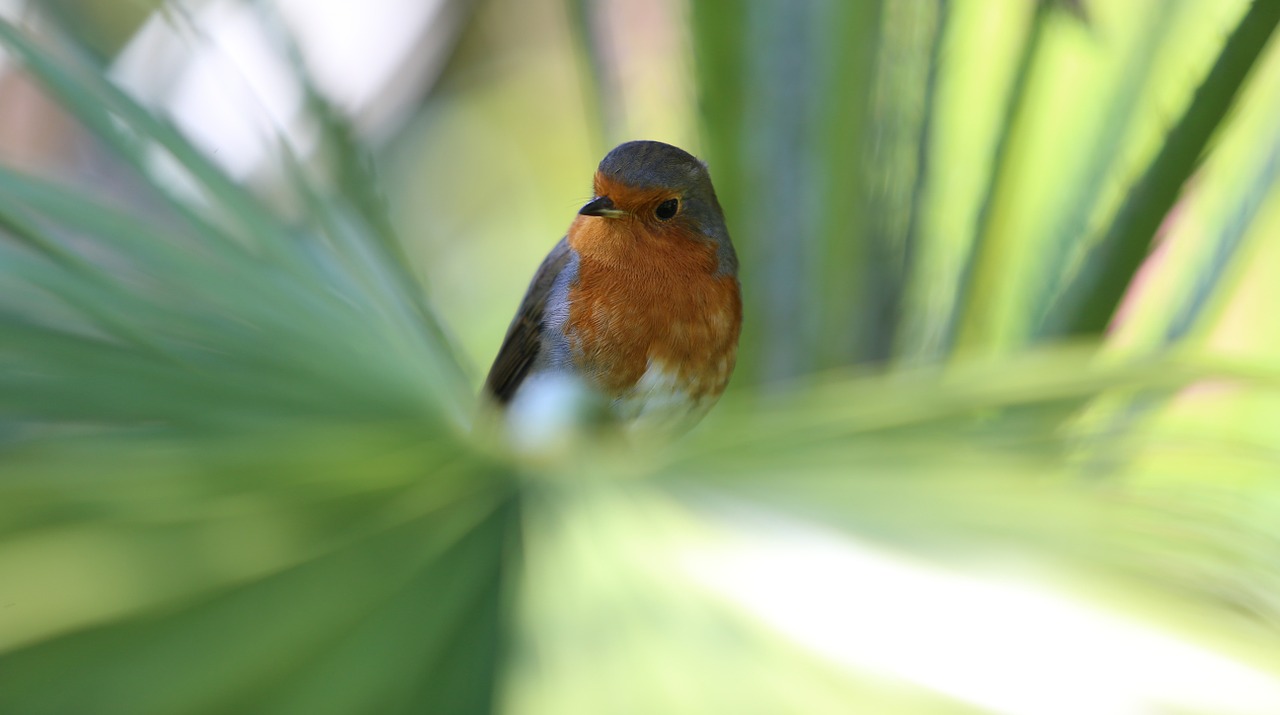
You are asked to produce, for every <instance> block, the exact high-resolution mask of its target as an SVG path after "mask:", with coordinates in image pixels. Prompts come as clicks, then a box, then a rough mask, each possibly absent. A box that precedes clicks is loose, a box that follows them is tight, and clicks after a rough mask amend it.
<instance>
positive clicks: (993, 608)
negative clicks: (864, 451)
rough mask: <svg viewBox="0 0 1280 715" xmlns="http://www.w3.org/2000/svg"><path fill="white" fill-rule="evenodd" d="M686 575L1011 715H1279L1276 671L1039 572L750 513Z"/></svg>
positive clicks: (806, 638) (820, 651)
mask: <svg viewBox="0 0 1280 715" xmlns="http://www.w3.org/2000/svg"><path fill="white" fill-rule="evenodd" d="M727 516H728V518H727V520H726V521H725V523H724V524H723V526H724V527H725V529H726V531H727V532H728V533H730V534H732V537H731V540H730V541H729V542H728V544H727V545H726V544H724V543H718V544H717V545H716V546H714V547H710V548H706V549H694V550H691V551H689V552H687V554H686V556H687V558H686V559H685V560H684V563H683V566H684V567H685V573H686V574H687V575H688V576H689V577H690V578H692V579H693V580H695V581H696V582H699V583H701V584H702V585H703V586H704V587H706V588H708V589H710V590H711V591H712V592H713V593H715V594H716V595H717V596H718V598H719V599H720V600H722V602H725V603H727V604H730V605H731V606H732V607H734V608H736V609H741V610H744V611H746V612H747V613H750V614H752V615H754V616H757V617H759V618H760V619H761V620H762V621H763V622H765V623H766V624H768V626H769V627H771V628H772V629H774V630H776V631H777V632H779V633H781V634H782V635H784V636H785V637H787V638H789V639H790V640H792V641H793V642H795V643H797V644H799V645H801V646H803V647H804V648H806V649H808V650H810V651H811V652H813V653H815V654H817V655H819V656H821V657H822V658H824V659H829V660H830V661H831V662H833V663H836V664H839V665H840V666H842V667H845V668H847V669H849V671H850V672H853V673H869V674H875V675H878V676H881V677H884V678H886V679H888V680H890V681H897V682H905V683H909V684H911V685H914V686H916V687H922V688H926V689H929V690H932V691H934V692H936V693H939V694H941V695H944V696H946V697H948V698H951V699H954V700H956V701H958V702H961V703H966V704H968V705H971V706H973V707H975V708H978V709H979V711H981V712H991V713H1000V714H1001V715H1085V714H1087V715H1164V714H1170V715H1171V714H1173V713H1213V714H1214V715H1272V714H1274V713H1280V682H1277V681H1276V680H1275V679H1274V678H1272V677H1271V676H1270V675H1269V674H1268V673H1265V672H1262V671H1260V670H1257V669H1255V668H1253V667H1251V666H1249V665H1246V664H1244V663H1241V662H1238V661H1236V660H1234V659H1232V658H1230V657H1228V656H1226V655H1224V654H1221V653H1217V652H1214V651H1212V650H1210V649H1208V648H1205V647H1204V646H1201V645H1197V644H1194V643H1191V642H1189V641H1186V640H1182V639H1179V638H1178V637H1176V636H1174V635H1172V634H1170V633H1166V632H1162V631H1160V630H1157V629H1156V628H1154V627H1153V626H1152V625H1149V624H1145V623H1141V622H1139V621H1136V620H1133V619H1131V618H1126V617H1123V616H1121V615H1119V614H1118V613H1112V612H1107V611H1104V610H1101V609H1099V608H1098V607H1096V606H1093V605H1090V604H1087V603H1085V602H1083V601H1079V600H1074V599H1072V598H1070V597H1068V596H1067V595H1065V594H1062V593H1057V592H1055V591H1054V590H1052V589H1051V588H1049V587H1047V586H1045V585H1043V584H1039V583H1037V582H1036V580H1035V579H1034V578H1018V577H1009V576H1008V575H1006V574H995V575H992V574H983V573H975V572H972V571H965V572H963V573H962V572H958V571H952V570H948V569H946V568H943V567H940V566H938V565H936V564H931V563H928V562H925V561H913V560H908V559H905V558H903V557H902V556H900V555H898V554H894V553H890V552H887V551H884V550H881V549H878V548H876V547H873V546H871V545H868V544H865V543H860V542H858V541H855V540H854V539H851V538H849V537H847V536H844V535H842V534H838V533H835V532H831V531H828V530H825V529H821V528H818V527H815V526H810V525H806V524H801V523H797V522H794V521H791V520H785V519H780V518H777V517H775V516H772V515H764V514H761V513H759V512H751V511H746V510H738V509H734V510H732V513H730V514H728V515H727Z"/></svg>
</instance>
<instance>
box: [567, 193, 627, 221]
mask: <svg viewBox="0 0 1280 715" xmlns="http://www.w3.org/2000/svg"><path fill="white" fill-rule="evenodd" d="M578 213H580V214H582V215H583V216H604V217H605V218H618V217H620V216H626V215H627V212H626V211H623V210H622V209H618V208H614V206H613V199H611V198H609V197H608V196H597V197H595V198H594V199H591V200H590V201H588V202H587V205H586V206H583V207H582V209H581V210H579V211H578Z"/></svg>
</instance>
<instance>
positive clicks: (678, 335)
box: [484, 141, 742, 426]
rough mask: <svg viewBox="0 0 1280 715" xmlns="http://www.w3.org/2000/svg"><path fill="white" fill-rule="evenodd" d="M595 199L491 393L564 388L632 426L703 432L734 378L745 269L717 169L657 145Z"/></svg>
mask: <svg viewBox="0 0 1280 715" xmlns="http://www.w3.org/2000/svg"><path fill="white" fill-rule="evenodd" d="M594 189H595V192H594V193H595V196H594V198H592V199H591V200H590V201H589V202H587V204H586V205H585V206H583V207H582V209H581V210H580V211H578V215H577V216H576V217H575V218H574V220H573V223H572V224H570V225H569V231H568V234H567V235H566V236H565V237H564V238H562V239H561V240H560V242H559V243H557V244H556V245H555V247H554V248H552V249H551V253H549V254H548V255H547V257H546V259H545V260H543V262H542V265H541V266H540V267H539V268H538V271H537V273H535V274H534V276H533V281H532V282H531V283H530V284H529V289H528V292H527V293H526V294H525V297H524V300H523V301H522V302H521V304H520V308H519V310H517V311H516V316H515V318H514V319H513V320H512V321H511V326H510V327H509V328H507V334H506V337H505V338H504V339H503V341H502V347H501V348H500V349H499V350H498V356H497V358H496V359H495V360H494V362H493V367H492V368H490V370H489V377H488V379H486V380H485V386H484V390H485V393H486V394H488V395H489V396H490V397H491V398H492V399H493V400H495V401H496V402H497V403H498V404H499V405H501V406H503V407H509V406H512V405H513V404H519V403H520V402H521V401H522V400H524V399H525V398H526V395H527V394H528V393H531V392H533V385H535V384H539V383H546V382H551V383H556V382H557V381H564V380H565V379H567V380H569V381H571V382H574V383H576V384H578V385H581V386H582V387H585V388H586V390H587V392H588V393H590V394H592V395H594V396H596V397H598V398H603V401H604V402H605V403H606V404H607V405H608V409H609V411H610V412H612V413H613V415H614V416H616V417H617V418H619V419H620V420H623V421H625V422H630V423H637V422H647V423H655V424H667V425H670V424H672V423H679V424H680V425H683V426H688V425H691V424H692V423H693V422H696V421H697V420H698V419H700V418H701V417H702V416H703V415H704V414H706V412H707V410H709V409H710V408H711V406H712V405H713V404H714V403H715V401H716V400H717V399H718V398H719V397H720V394H721V393H722V392H723V391H724V388H725V385H726V384H727V383H728V382H729V376H730V374H731V373H732V372H733V366H734V360H735V358H736V355H737V350H738V332H739V329H740V328H741V325H742V297H741V293H740V291H739V287H738V258H737V255H736V254H735V253H734V250H733V244H732V243H731V242H730V240H729V231H728V229H727V228H725V223H724V214H723V213H722V212H721V210H720V204H719V202H718V201H717V200H716V192H715V189H713V188H712V186H711V176H710V175H709V174H708V173H707V167H706V165H705V164H703V163H702V162H701V161H699V160H698V159H697V158H695V157H694V156H692V155H691V154H689V153H687V152H685V151H683V150H681V149H678V148H676V147H674V146H671V145H670V144H663V143H661V142H655V141H633V142H627V143H625V144H622V145H620V146H618V147H617V148H615V149H614V150H613V151H611V152H609V154H608V155H607V156H605V158H604V160H602V161H601V162H600V166H599V168H598V169H597V170H596V173H595V180H594Z"/></svg>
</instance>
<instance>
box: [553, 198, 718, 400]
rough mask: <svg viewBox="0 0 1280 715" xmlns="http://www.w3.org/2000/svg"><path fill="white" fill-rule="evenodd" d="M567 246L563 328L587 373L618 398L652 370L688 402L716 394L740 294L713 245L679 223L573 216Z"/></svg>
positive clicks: (576, 360) (578, 363)
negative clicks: (570, 273) (569, 267)
mask: <svg viewBox="0 0 1280 715" xmlns="http://www.w3.org/2000/svg"><path fill="white" fill-rule="evenodd" d="M569 246H570V248H572V249H574V250H575V251H576V252H577V254H578V280H577V282H576V284H575V285H573V286H572V287H571V288H570V290H569V303H570V307H569V317H568V320H567V321H566V323H565V332H566V334H567V336H568V338H569V344H570V347H571V350H572V352H573V355H574V361H575V363H577V366H578V368H579V369H580V370H581V372H582V374H583V376H584V377H585V378H586V379H588V380H589V381H591V382H592V383H593V384H594V385H595V386H596V387H597V388H598V389H600V390H602V391H603V392H605V393H606V394H608V395H609V396H611V397H613V398H621V397H626V396H627V394H628V392H629V391H630V390H632V389H633V388H635V386H636V384H637V382H639V380H640V378H641V377H642V376H643V375H645V373H646V371H648V370H650V369H651V368H656V369H659V370H661V371H663V372H664V373H665V374H666V375H667V376H669V378H670V379H671V380H672V382H673V383H674V387H675V388H677V389H679V390H680V391H681V392H682V393H684V394H686V395H688V397H689V398H690V399H691V400H694V401H701V400H703V399H704V398H708V397H710V398H714V397H717V396H719V394H720V393H721V392H722V391H723V390H724V387H725V385H726V383H728V381H729V375H730V374H731V373H732V372H733V364H734V359H735V357H736V355H737V346H738V331H739V329H740V327H741V323H742V299H741V296H740V294H739V290H738V281H737V278H736V277H734V276H730V275H716V270H717V263H716V249H715V245H714V244H713V243H711V242H710V241H707V240H705V239H701V238H699V237H698V236H696V235H692V236H691V235H689V234H688V233H686V229H682V228H680V227H679V226H671V227H666V226H655V225H654V224H653V223H652V222H646V221H643V220H640V219H636V218H622V219H604V218H598V217H587V216H579V217H578V218H577V219H576V220H575V221H574V223H573V226H571V227H570V230H569Z"/></svg>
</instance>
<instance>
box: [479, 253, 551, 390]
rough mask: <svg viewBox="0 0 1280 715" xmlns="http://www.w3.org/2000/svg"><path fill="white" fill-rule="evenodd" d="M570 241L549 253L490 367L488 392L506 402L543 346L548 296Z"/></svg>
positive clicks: (485, 383)
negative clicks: (543, 326) (543, 327)
mask: <svg viewBox="0 0 1280 715" xmlns="http://www.w3.org/2000/svg"><path fill="white" fill-rule="evenodd" d="M569 257H570V253H569V243H568V241H567V239H563V238H562V239H560V242H559V243H557V244H556V246H555V248H552V249H551V253H548V254H547V257H546V259H545V260H543V261H542V265H541V266H539V267H538V272H537V273H535V274H534V276H533V280H532V281H530V283H529V290H528V292H526V293H525V296H524V300H523V301H522V302H521V303H520V309H519V310H517V311H516V317H515V318H514V319H512V321H511V326H510V327H508V328H507V336H506V337H505V338H503V339H502V347H501V348H499V349H498V357H496V358H494V360H493V367H491V368H489V377H488V378H486V379H485V381H484V391H485V393H486V394H488V395H490V396H491V397H493V399H495V400H497V402H498V404H501V405H505V404H507V403H508V402H510V401H511V398H512V397H513V396H514V395H515V394H516V390H517V389H518V388H519V387H520V383H522V382H524V378H525V377H526V376H527V375H528V374H529V368H531V367H532V366H533V363H534V361H535V360H536V359H537V357H538V351H539V350H540V349H541V346H542V339H541V338H542V336H541V333H542V321H543V317H544V315H545V313H546V308H547V298H548V297H549V296H550V295H551V286H552V285H553V284H554V283H555V280H556V277H557V276H559V275H560V272H561V271H563V270H564V268H565V265H567V264H568V263H569Z"/></svg>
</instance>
